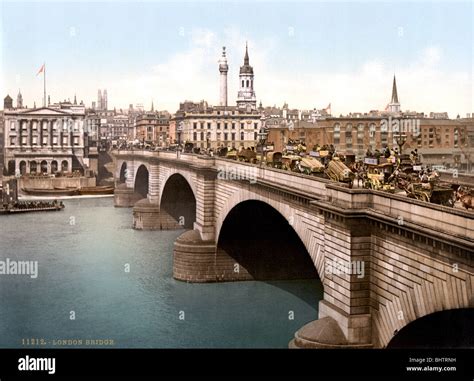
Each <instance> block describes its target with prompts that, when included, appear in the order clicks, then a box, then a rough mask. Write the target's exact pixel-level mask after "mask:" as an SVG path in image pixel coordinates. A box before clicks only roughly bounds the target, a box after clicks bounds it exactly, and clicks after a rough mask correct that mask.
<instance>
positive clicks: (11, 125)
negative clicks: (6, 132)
mask: <svg viewBox="0 0 474 381" xmlns="http://www.w3.org/2000/svg"><path fill="white" fill-rule="evenodd" d="M14 129H15V121H14V120H12V121H11V122H10V130H14Z"/></svg>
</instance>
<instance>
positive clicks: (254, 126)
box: [193, 122, 258, 130]
mask: <svg viewBox="0 0 474 381" xmlns="http://www.w3.org/2000/svg"><path fill="white" fill-rule="evenodd" d="M223 124H224V130H228V129H229V123H227V122H224V123H223ZM199 125H200V127H201V129H202V130H203V129H204V126H205V123H204V122H200V123H199ZM231 126H232V129H233V130H235V128H236V123H233V122H232V123H231ZM216 127H217V129H218V130H220V129H221V123H219V122H217V123H216ZM197 128H198V122H193V129H194V130H197ZM240 128H241V129H243V128H245V123H240ZM253 128H254V129H255V130H256V129H257V128H258V123H254V124H253ZM207 129H208V130H210V129H211V122H207Z"/></svg>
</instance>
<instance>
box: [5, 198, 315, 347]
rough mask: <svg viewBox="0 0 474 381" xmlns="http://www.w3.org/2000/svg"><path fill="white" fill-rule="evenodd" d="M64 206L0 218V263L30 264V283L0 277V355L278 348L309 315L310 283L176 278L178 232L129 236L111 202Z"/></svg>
mask: <svg viewBox="0 0 474 381" xmlns="http://www.w3.org/2000/svg"><path fill="white" fill-rule="evenodd" d="M64 203H65V205H66V208H65V210H64V211H61V212H45V213H32V214H23V215H7V216H0V261H6V259H7V258H9V259H10V260H11V261H12V260H17V261H38V277H37V278H35V279H33V278H31V277H29V276H27V275H0V347H1V348H24V347H28V346H31V347H38V346H41V347H45V348H52V347H71V346H73V347H101V346H106V347H114V348H286V347H287V345H288V342H289V341H290V340H291V339H292V337H293V335H294V332H295V331H296V330H297V329H298V328H300V327H301V326H302V325H304V324H305V323H307V322H309V321H311V320H314V319H316V318H317V305H318V302H319V300H320V299H322V296H323V291H322V286H321V283H320V282H319V281H318V280H304V281H272V282H260V281H259V282H253V281H252V282H234V283H212V284H191V283H183V282H180V281H176V280H174V279H173V278H172V253H173V242H174V240H175V239H176V238H177V237H178V236H179V235H180V234H181V233H182V232H180V231H153V232H150V231H136V230H133V229H131V223H132V212H131V209H127V208H114V207H113V199H112V198H87V199H68V200H65V201H64ZM127 270H129V271H128V272H127ZM67 339H70V340H75V341H69V342H68V341H65V340H67ZM80 340H82V342H81V341H80ZM86 340H103V341H102V342H100V341H89V342H87V341H86Z"/></svg>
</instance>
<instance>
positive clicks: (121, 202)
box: [114, 184, 143, 208]
mask: <svg viewBox="0 0 474 381" xmlns="http://www.w3.org/2000/svg"><path fill="white" fill-rule="evenodd" d="M142 197H143V196H141V195H139V194H138V193H135V191H134V189H133V188H127V185H126V184H120V185H118V186H117V187H116V188H115V191H114V206H116V207H123V208H130V207H132V206H133V205H135V203H136V202H137V201H138V200H140V199H141V198H142Z"/></svg>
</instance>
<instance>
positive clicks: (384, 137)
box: [380, 123, 388, 145]
mask: <svg viewBox="0 0 474 381" xmlns="http://www.w3.org/2000/svg"><path fill="white" fill-rule="evenodd" d="M380 142H381V143H382V145H383V144H387V143H388V126H387V123H382V124H381V125H380Z"/></svg>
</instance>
